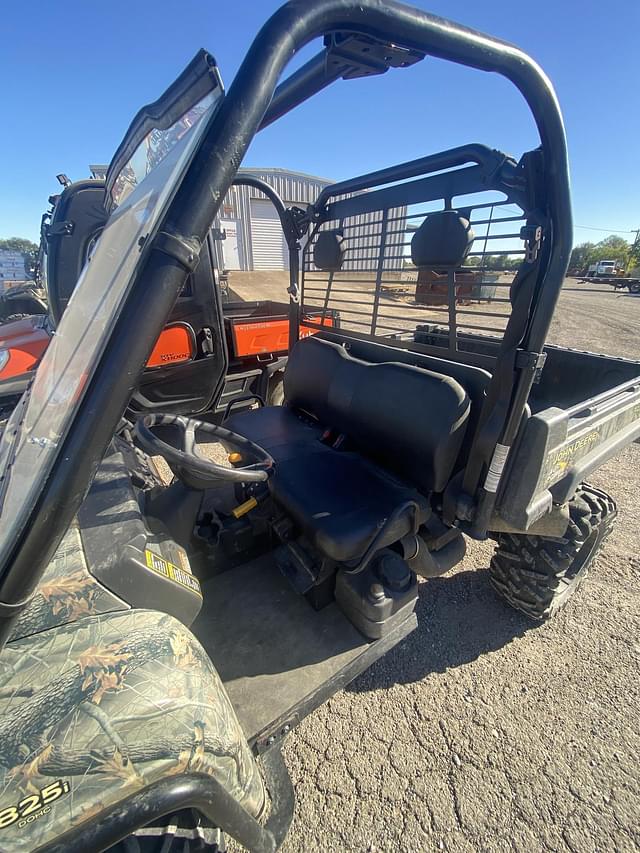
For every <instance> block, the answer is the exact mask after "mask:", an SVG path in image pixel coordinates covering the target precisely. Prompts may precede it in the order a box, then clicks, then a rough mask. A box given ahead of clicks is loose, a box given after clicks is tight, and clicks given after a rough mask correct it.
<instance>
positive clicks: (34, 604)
mask: <svg viewBox="0 0 640 853" xmlns="http://www.w3.org/2000/svg"><path fill="white" fill-rule="evenodd" d="M128 609H129V605H128V604H126V602H124V601H122V599H120V598H118V596H116V595H114V594H113V593H111V592H109V590H108V589H106V588H105V587H104V586H102V584H100V583H99V582H98V581H97V580H96V579H95V578H94V577H93V575H92V574H91V573H90V572H89V570H88V568H87V563H86V559H85V555H84V551H83V548H82V541H81V539H80V530H79V529H78V525H77V522H76V523H74V524H72V525H71V527H70V528H69V529H68V530H67V532H66V534H65V536H64V538H63V539H62V542H61V543H60V545H59V547H58V550H57V551H56V553H55V556H54V558H53V560H51V562H50V563H49V565H48V566H47V568H46V569H45V572H44V574H43V575H42V578H41V579H40V583H39V584H38V587H37V589H36V592H35V594H34V596H33V598H32V599H31V601H30V602H29V606H28V607H27V608H26V609H25V610H23V612H22V613H21V614H20V617H19V618H18V621H17V622H16V624H15V625H14V627H13V631H12V632H11V637H10V639H9V642H12V641H13V640H18V639H20V637H26V636H28V635H29V634H36V633H38V632H39V631H45V630H46V629H47V628H53V627H55V626H56V625H65V624H67V623H69V622H75V621H76V620H77V619H82V618H83V617H85V616H93V615H95V614H98V613H108V612H110V611H114V610H128ZM0 849H1V848H0Z"/></svg>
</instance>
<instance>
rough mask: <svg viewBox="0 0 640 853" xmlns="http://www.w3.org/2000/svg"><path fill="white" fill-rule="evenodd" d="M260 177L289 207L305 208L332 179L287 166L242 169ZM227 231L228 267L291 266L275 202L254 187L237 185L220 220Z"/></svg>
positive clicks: (225, 256) (224, 245)
mask: <svg viewBox="0 0 640 853" xmlns="http://www.w3.org/2000/svg"><path fill="white" fill-rule="evenodd" d="M243 174H250V175H254V176H255V177H257V178H261V179H262V180H263V181H265V183H267V184H269V186H271V187H273V189H274V190H275V191H276V192H277V193H278V195H279V196H280V198H281V199H282V200H283V201H284V203H285V205H286V206H287V207H290V206H291V205H297V206H298V207H302V208H303V209H304V208H305V207H306V206H307V205H308V204H311V203H312V202H313V201H315V200H316V198H317V197H318V196H319V195H320V192H321V191H322V190H323V189H324V187H326V186H328V185H329V184H330V183H331V181H328V180H325V179H324V178H316V177H313V176H312V175H305V174H303V173H302V172H290V171H288V170H287V169H240V170H239V171H238V177H242V175H243ZM217 225H218V227H219V228H220V230H221V231H224V232H226V235H227V236H226V239H225V240H223V241H222V255H223V259H224V266H225V267H226V268H227V269H229V270H283V269H287V267H288V256H287V245H286V243H285V239H284V235H283V233H282V228H281V227H280V221H279V219H278V216H277V214H276V210H275V207H274V206H273V204H272V203H271V202H270V201H269V199H267V197H266V196H264V195H263V194H262V193H261V192H260V191H259V190H256V189H254V188H253V187H246V186H234V187H231V189H230V190H229V192H228V193H227V195H226V197H225V199H224V201H223V203H222V207H221V208H220V213H219V219H218V223H217Z"/></svg>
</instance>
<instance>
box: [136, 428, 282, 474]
mask: <svg viewBox="0 0 640 853" xmlns="http://www.w3.org/2000/svg"><path fill="white" fill-rule="evenodd" d="M167 428H169V429H167ZM156 431H159V432H161V433H162V432H163V431H165V432H168V433H169V434H171V433H173V436H175V437H176V438H177V439H178V440H177V441H176V442H175V444H173V443H169V442H168V441H165V440H163V439H162V438H160V437H159V436H158V435H157V434H156ZM134 432H135V435H136V438H137V439H138V441H139V442H140V444H141V445H142V447H144V449H145V450H146V451H147V453H150V454H151V455H152V456H162V457H164V459H166V461H167V462H168V464H169V467H170V468H171V470H172V471H173V472H174V474H176V476H178V477H179V478H180V479H181V480H183V481H184V483H185V485H187V486H190V487H191V488H195V489H206V488H208V487H209V486H210V485H211V484H212V483H213V482H214V481H215V482H219V481H220V480H226V481H228V482H232V483H262V482H264V481H265V480H267V479H268V478H269V476H270V474H271V473H272V471H273V465H274V462H273V459H272V457H271V456H270V455H269V454H268V453H267V451H266V450H264V448H262V447H260V446H259V445H257V444H254V442H253V441H249V439H248V438H245V437H244V436H242V435H238V433H237V432H231V430H228V429H225V428H224V427H221V426H217V425H216V424H209V423H206V422H205V421H197V420H194V419H193V418H185V417H183V416H182V415H166V414H155V415H145V416H143V417H141V418H138V420H137V421H136V425H135V429H134ZM197 432H201V433H207V434H208V435H211V436H214V438H215V439H216V440H217V441H219V442H221V443H222V444H224V445H225V446H226V445H229V446H231V447H233V448H235V450H236V451H237V456H238V458H237V460H236V461H237V462H244V463H245V464H243V465H239V464H234V467H233V468H226V467H225V466H224V465H220V464H219V463H218V462H214V461H213V459H209V458H207V457H206V456H205V455H204V454H203V453H201V452H200V450H199V449H198V443H197V440H196V433H197ZM176 433H177V435H176ZM177 444H180V445H181V447H178V446H176V445H177Z"/></svg>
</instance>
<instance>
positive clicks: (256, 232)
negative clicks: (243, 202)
mask: <svg viewBox="0 0 640 853" xmlns="http://www.w3.org/2000/svg"><path fill="white" fill-rule="evenodd" d="M251 247H252V249H253V268H254V269H255V270H286V269H289V264H288V258H287V244H286V242H285V239H284V234H283V233H282V226H281V225H280V220H279V219H278V214H277V213H276V209H275V207H274V206H273V205H272V204H271V202H270V201H267V200H266V199H258V198H252V199H251Z"/></svg>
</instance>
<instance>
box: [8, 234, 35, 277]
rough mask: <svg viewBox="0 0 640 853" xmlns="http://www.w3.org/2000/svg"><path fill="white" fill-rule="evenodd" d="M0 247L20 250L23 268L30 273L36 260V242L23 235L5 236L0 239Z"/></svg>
mask: <svg viewBox="0 0 640 853" xmlns="http://www.w3.org/2000/svg"><path fill="white" fill-rule="evenodd" d="M0 249H7V250H9V251H11V252H22V256H23V258H24V268H25V270H26V271H27V273H32V272H33V270H34V269H35V265H36V261H37V260H38V244H37V243H34V242H33V241H32V240H27V239H26V238H25V237H5V238H4V239H0Z"/></svg>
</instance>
